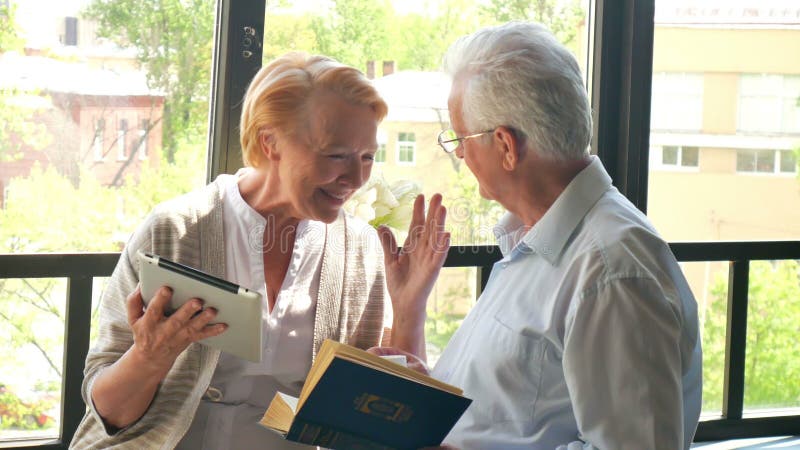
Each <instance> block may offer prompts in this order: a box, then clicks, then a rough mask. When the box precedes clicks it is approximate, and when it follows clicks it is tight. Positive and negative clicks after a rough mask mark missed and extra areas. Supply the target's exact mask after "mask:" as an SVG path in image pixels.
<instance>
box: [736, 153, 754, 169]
mask: <svg viewBox="0 0 800 450" xmlns="http://www.w3.org/2000/svg"><path fill="white" fill-rule="evenodd" d="M736 170H737V171H739V172H755V171H756V151H755V150H737V151H736Z"/></svg>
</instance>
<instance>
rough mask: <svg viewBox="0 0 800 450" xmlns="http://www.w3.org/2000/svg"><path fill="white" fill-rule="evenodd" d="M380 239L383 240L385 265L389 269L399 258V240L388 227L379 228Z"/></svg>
mask: <svg viewBox="0 0 800 450" xmlns="http://www.w3.org/2000/svg"><path fill="white" fill-rule="evenodd" d="M378 238H380V240H381V247H383V259H384V264H385V265H386V266H387V267H388V266H389V264H390V263H391V262H392V261H394V260H395V259H396V258H397V256H398V253H399V251H398V249H397V239H395V237H394V233H392V230H390V229H389V227H387V226H386V225H381V226H380V227H378Z"/></svg>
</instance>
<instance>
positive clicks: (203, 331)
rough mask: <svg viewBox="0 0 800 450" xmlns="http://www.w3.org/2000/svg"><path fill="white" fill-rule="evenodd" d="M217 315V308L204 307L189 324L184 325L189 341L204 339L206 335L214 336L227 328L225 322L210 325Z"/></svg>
mask: <svg viewBox="0 0 800 450" xmlns="http://www.w3.org/2000/svg"><path fill="white" fill-rule="evenodd" d="M216 317H217V310H216V309H214V308H206V309H205V310H203V312H201V313H200V314H198V315H196V316H195V317H194V318H192V320H191V321H190V322H189V324H188V325H187V326H186V329H187V330H188V332H189V341H190V342H194V341H199V340H201V339H205V338H207V337H211V336H216V335H218V334H220V333H222V332H223V331H225V330H226V329H227V328H228V325H227V324H224V323H215V324H213V325H211V324H210V323H211V321H213V320H214V319H215V318H216Z"/></svg>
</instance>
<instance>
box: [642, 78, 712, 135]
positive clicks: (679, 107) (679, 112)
mask: <svg viewBox="0 0 800 450" xmlns="http://www.w3.org/2000/svg"><path fill="white" fill-rule="evenodd" d="M650 111H651V112H650V128H652V129H654V130H674V131H700V130H701V129H702V128H703V75H702V74H699V73H671V72H661V73H654V74H653V94H652V107H651V110H650Z"/></svg>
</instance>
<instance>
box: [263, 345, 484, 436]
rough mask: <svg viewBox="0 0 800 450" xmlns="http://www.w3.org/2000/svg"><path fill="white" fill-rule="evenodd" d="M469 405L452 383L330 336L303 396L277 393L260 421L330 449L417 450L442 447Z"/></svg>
mask: <svg viewBox="0 0 800 450" xmlns="http://www.w3.org/2000/svg"><path fill="white" fill-rule="evenodd" d="M471 402H472V400H470V399H468V398H465V397H463V396H462V395H461V390H460V389H458V388H456V387H454V386H450V385H448V384H446V383H442V382H440V381H438V380H436V379H434V378H431V377H429V376H426V375H423V374H421V373H419V372H416V371H414V370H411V369H408V368H406V367H403V366H401V365H399V364H395V363H393V362H390V361H387V360H385V359H382V358H380V357H378V356H375V355H372V354H370V353H367V352H365V351H363V350H359V349H357V348H354V347H351V346H349V345H346V344H342V343H338V342H334V341H330V340H328V341H325V342H324V343H323V345H322V348H321V349H320V352H319V354H318V355H317V359H316V361H315V362H314V364H313V365H312V367H311V370H310V371H309V374H308V377H307V378H306V382H305V385H304V386H303V389H302V391H301V392H300V398H299V399H297V400H296V402H295V399H294V398H292V397H289V396H287V395H286V394H283V393H278V394H277V395H276V396H275V398H274V399H273V401H272V403H271V404H270V406H269V408H268V409H267V411H266V413H265V414H264V418H263V419H262V420H261V421H260V423H261V424H262V425H264V426H266V427H267V428H270V429H273V430H275V431H277V432H279V433H281V434H283V435H284V436H285V437H286V439H288V440H291V441H296V442H301V443H304V444H309V445H319V446H322V447H326V448H331V449H354V448H357V449H364V450H372V449H375V450H389V449H418V448H421V447H426V446H435V445H439V444H440V443H441V442H442V440H443V439H444V437H445V436H447V433H448V432H450V429H452V428H453V425H455V423H456V421H457V420H458V419H459V418H460V417H461V415H462V414H463V413H464V411H465V410H466V409H467V407H468V406H469V404H470V403H471Z"/></svg>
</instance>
